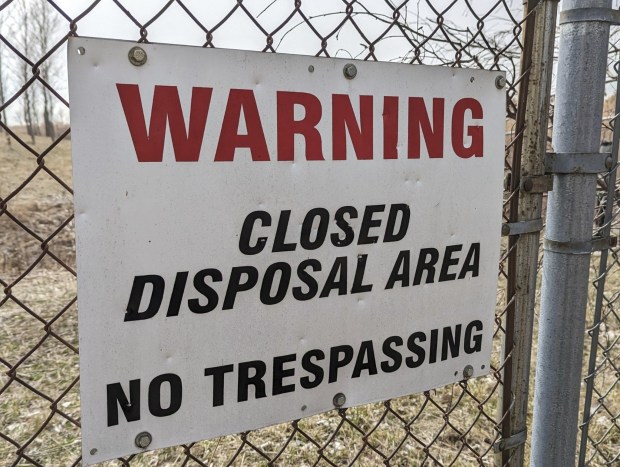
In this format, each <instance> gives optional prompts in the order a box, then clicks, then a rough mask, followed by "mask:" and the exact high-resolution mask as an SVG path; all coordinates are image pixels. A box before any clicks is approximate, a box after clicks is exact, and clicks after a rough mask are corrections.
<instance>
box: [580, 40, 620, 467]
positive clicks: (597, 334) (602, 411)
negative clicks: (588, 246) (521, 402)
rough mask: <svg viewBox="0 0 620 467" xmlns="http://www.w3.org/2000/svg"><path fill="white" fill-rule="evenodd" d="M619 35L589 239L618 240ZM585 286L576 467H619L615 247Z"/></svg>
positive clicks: (594, 266)
mask: <svg viewBox="0 0 620 467" xmlns="http://www.w3.org/2000/svg"><path fill="white" fill-rule="evenodd" d="M619 32H620V31H619V30H618V29H617V28H612V31H611V38H610V47H609V63H608V65H609V66H608V79H607V81H608V97H607V99H606V100H605V105H604V109H603V131H602V135H603V137H602V141H603V143H602V145H601V151H602V152H610V153H613V154H612V157H613V161H614V165H613V168H612V170H611V171H610V172H609V173H605V174H601V175H600V176H599V178H598V183H597V198H596V211H595V217H594V238H597V237H601V238H606V237H611V238H613V237H616V238H617V237H618V236H619V235H620V184H619V182H618V177H617V172H618V162H617V157H618V156H617V152H618V143H617V141H616V140H620V135H618V134H616V135H615V137H614V132H616V133H617V132H618V128H619V127H618V122H619V120H618V119H619V117H620V114H619V113H618V109H619V108H620V105H619V104H618V103H617V102H616V99H617V83H618V71H619V69H620V61H619V60H620V35H619V34H618V33H619ZM610 91H611V92H610ZM612 143H613V144H612ZM612 245H614V243H612ZM590 280H591V288H590V293H589V303H588V321H587V326H588V329H587V334H586V347H587V349H586V358H584V373H583V374H584V391H583V392H584V398H583V399H584V400H583V403H584V412H583V415H582V418H581V420H580V421H581V425H580V429H581V432H580V436H581V440H580V441H581V442H580V453H579V454H580V457H579V465H580V466H581V465H616V464H618V462H620V421H619V418H620V247H618V246H615V245H614V246H612V248H610V249H609V250H607V251H605V250H603V251H601V252H596V253H594V255H593V257H592V261H591V264H590Z"/></svg>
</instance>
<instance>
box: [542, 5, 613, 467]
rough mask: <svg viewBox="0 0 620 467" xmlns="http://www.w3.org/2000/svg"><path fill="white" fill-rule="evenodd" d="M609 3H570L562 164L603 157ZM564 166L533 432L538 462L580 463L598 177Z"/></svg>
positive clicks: (558, 143) (552, 219) (559, 107)
mask: <svg viewBox="0 0 620 467" xmlns="http://www.w3.org/2000/svg"><path fill="white" fill-rule="evenodd" d="M610 8H611V0H583V1H577V0H567V1H566V2H564V3H563V9H562V16H561V17H560V43H559V47H560V52H559V60H558V72H557V76H558V79H557V86H556V100H555V118H554V131H553V133H554V134H553V146H554V149H555V151H556V153H557V158H556V159H557V161H558V162H559V164H557V165H558V166H561V165H562V163H563V162H566V161H568V160H570V159H573V160H575V159H577V160H579V158H580V157H582V158H584V159H582V164H581V166H583V164H584V163H587V162H586V159H585V158H590V159H591V160H593V159H597V160H598V159H599V158H597V157H596V156H595V154H594V153H598V148H599V143H600V138H601V118H602V112H603V99H604V91H605V71H606V66H607V45H608V40H609V23H608V22H607V20H606V18H605V13H606V12H607V11H609V10H610ZM575 153H582V154H585V155H584V156H579V155H578V154H577V155H576V156H575ZM570 154H573V156H571V155H570ZM588 154H589V155H588ZM564 165H565V167H563V168H562V170H560V169H558V168H557V166H556V168H555V169H554V170H555V172H556V174H554V181H553V191H552V192H551V193H550V195H549V200H548V204H547V228H546V234H545V255H544V260H543V278H542V299H541V312H540V323H539V333H538V356H537V365H536V383H535V396H534V424H533V430H532V431H533V433H532V459H531V465H532V466H536V467H556V466H557V467H560V466H561V467H566V466H570V465H575V448H576V439H577V423H578V422H577V419H578V414H579V391H580V382H581V365H582V357H583V342H584V333H585V315H586V303H587V293H588V286H589V283H588V273H589V265H590V252H591V245H592V220H593V213H594V200H595V187H596V175H595V174H594V173H585V174H584V173H558V172H572V171H573V170H572V168H571V167H569V166H570V165H571V164H564ZM577 166H579V163H577V164H575V167H573V169H574V168H578V167H577ZM582 172H583V170H582ZM585 172H588V170H585Z"/></svg>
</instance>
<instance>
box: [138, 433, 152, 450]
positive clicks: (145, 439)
mask: <svg viewBox="0 0 620 467" xmlns="http://www.w3.org/2000/svg"><path fill="white" fill-rule="evenodd" d="M151 441H153V437H152V436H151V434H150V433H149V432H148V431H143V432H141V433H138V435H137V436H136V446H138V447H139V448H141V449H146V448H148V447H149V444H151Z"/></svg>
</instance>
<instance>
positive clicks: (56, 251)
mask: <svg viewBox="0 0 620 467" xmlns="http://www.w3.org/2000/svg"><path fill="white" fill-rule="evenodd" d="M531 3H533V4H537V3H538V2H531ZM42 11H43V12H45V13H44V14H42V13H41V12H42ZM526 21H527V17H526V18H524V17H523V5H522V2H520V1H509V0H498V1H496V2H492V1H485V2H471V1H468V0H455V1H451V2H448V1H430V0H427V1H415V2H414V1H407V0H402V1H400V0H399V1H379V0H365V1H355V0H352V1H344V0H343V1H333V2H310V1H302V0H295V1H284V0H274V1H252V2H250V1H243V0H238V1H229V2H198V1H193V2H192V1H189V0H183V1H182V0H169V1H165V2H164V1H159V2H139V1H130V0H123V1H121V0H111V1H107V2H106V1H94V2H87V1H86V0H84V1H81V2H69V1H60V0H55V1H52V0H47V1H46V0H31V1H24V0H8V1H5V2H3V3H1V4H0V83H1V86H0V180H1V182H2V183H1V184H0V239H1V242H0V243H1V245H2V256H1V257H0V285H1V286H2V293H1V294H0V343H1V345H0V367H1V369H2V371H1V372H0V459H2V460H3V461H2V462H6V463H7V465H26V464H32V465H77V464H79V463H80V462H81V459H80V403H79V377H78V375H79V369H78V339H77V310H76V285H75V277H76V271H75V251H74V231H73V202H72V195H73V192H72V188H71V186H72V180H71V157H70V151H71V133H70V128H69V127H68V124H67V123H66V122H67V121H68V107H69V102H68V98H67V85H66V71H65V67H64V63H65V54H66V44H67V39H68V37H69V36H75V35H80V36H101V37H112V38H121V39H130V40H135V41H138V42H170V43H182V44H191V45H197V46H202V47H234V48H243V49H251V50H259V51H264V52H270V53H280V52H286V53H300V54H308V55H316V56H326V57H351V58H356V59H362V60H382V61H395V62H403V63H411V64H431V65H444V66H452V67H473V68H482V69H487V70H500V69H501V70H505V71H506V72H507V78H508V85H507V100H506V115H505V118H506V153H505V154H506V159H505V170H506V173H507V174H508V175H510V174H512V177H518V176H519V174H518V173H513V172H514V171H515V170H517V171H518V170H519V169H518V168H519V167H520V164H519V160H520V156H521V145H520V142H521V140H522V138H523V133H524V127H523V125H524V123H523V122H517V116H518V114H519V110H520V108H519V106H520V105H523V102H525V100H521V99H519V93H523V91H524V90H525V91H526V90H527V87H524V85H523V80H524V77H526V76H527V72H528V69H527V68H525V69H523V70H521V63H522V58H523V57H522V54H523V49H524V44H523V42H522V33H523V30H524V26H525V23H526ZM46 28H47V29H46ZM526 58H527V57H526ZM523 63H527V60H525V61H523ZM521 111H523V109H521ZM498 117H499V116H498ZM515 168H516V169H515ZM514 179H515V178H513V180H514ZM507 186H508V188H509V189H508V190H507V191H506V192H505V193H504V195H505V196H504V221H505V222H508V221H510V220H511V218H512V217H513V214H514V213H515V212H516V211H515V210H517V209H518V202H515V199H516V198H518V196H519V189H518V185H515V184H514V183H513V184H512V185H511V184H508V185H507ZM510 186H513V187H514V186H516V188H514V189H510ZM614 207H615V208H616V207H617V204H615V205H614ZM616 211H617V209H616ZM614 212H615V211H614ZM614 219H615V217H614ZM519 242H520V240H519V238H516V239H515V241H513V242H510V244H509V243H508V242H504V243H503V245H504V246H503V251H502V257H501V262H500V264H499V288H498V299H497V308H496V319H495V324H496V327H495V330H494V351H493V357H492V368H491V372H490V374H489V376H487V377H484V378H479V379H476V380H470V381H462V382H460V383H458V384H454V385H451V386H447V387H443V388H439V389H436V390H433V391H427V392H425V393H424V394H420V395H414V396H408V397H402V398H399V399H394V400H389V401H385V402H382V403H377V404H370V405H367V406H362V407H357V408H351V409H341V410H333V411H331V412H328V413H325V414H321V415H317V416H313V417H310V418H305V419H301V420H298V421H294V422H291V423H286V424H282V425H278V426H275V427H268V428H265V429H261V430H255V431H251V432H246V433H241V434H239V435H235V436H227V437H221V438H218V439H215V440H210V441H204V442H197V443H191V444H188V445H182V446H177V447H173V448H167V449H161V450H157V451H154V452H150V453H145V454H140V455H136V456H131V457H128V458H124V459H119V460H117V461H114V462H111V463H109V465H164V464H179V465H289V464H299V465H350V464H356V465H379V464H384V465H422V464H425V463H426V464H429V465H435V464H436V465H488V464H490V463H492V462H493V459H494V456H495V447H496V446H497V445H498V443H499V441H501V439H502V424H503V423H505V421H506V420H507V419H509V417H510V413H509V412H510V410H512V406H511V404H510V403H505V402H506V401H505V398H506V397H508V398H510V397H511V394H510V391H509V392H508V394H505V391H504V383H505V381H504V374H505V373H504V372H505V370H506V365H507V362H509V361H510V359H512V361H511V362H510V364H514V361H515V360H518V358H520V356H519V355H513V354H512V348H510V347H508V348H505V346H504V338H505V334H506V330H507V328H509V327H510V320H511V319H513V317H512V316H509V314H508V313H507V310H508V309H509V308H510V306H511V305H512V304H514V297H513V296H512V295H508V294H507V288H506V284H507V281H509V280H510V274H514V271H512V272H509V269H508V258H509V256H510V255H511V254H514V253H515V251H516V249H517V248H518V245H519ZM610 259H611V261H610V264H611V266H609V267H607V269H606V272H607V276H608V277H609V276H610V274H612V273H613V270H614V269H615V268H618V267H619V266H620V256H619V255H618V251H617V250H615V249H614V250H612V251H611V256H610ZM534 260H536V259H534ZM614 277H615V276H614ZM609 283H610V281H609V280H608V281H607V284H609ZM531 293H535V290H533V291H531ZM617 299H618V292H617V291H612V289H610V290H609V292H608V293H606V294H605V296H604V300H603V302H602V306H603V308H602V311H601V320H600V323H598V324H597V325H596V326H598V329H600V334H599V338H598V343H597V345H598V347H599V348H600V352H599V353H600V356H601V358H599V360H598V361H597V369H596V372H595V375H594V376H593V380H594V382H595V384H594V386H593V390H594V393H595V398H594V400H595V402H596V401H598V405H596V406H595V407H594V408H593V410H592V413H591V418H590V423H589V425H590V431H589V433H588V439H589V444H588V449H589V450H591V451H592V453H591V454H589V458H591V459H595V458H597V459H598V458H600V459H602V460H603V461H605V462H608V463H613V462H614V461H616V460H617V459H618V452H617V445H618V436H619V435H620V431H619V427H618V422H617V418H616V417H617V416H618V414H619V409H620V407H618V404H617V401H616V400H615V399H614V401H615V402H614V403H612V402H611V398H610V394H611V393H612V392H613V391H614V390H617V384H618V376H619V373H618V366H617V363H618V362H617V359H618V352H619V351H620V344H618V339H620V338H619V337H618V336H617V333H618V328H619V325H620V315H619V314H618V313H617V310H616V309H615V303H616V301H617ZM508 402H509V401H508ZM599 420H600V421H601V422H600V423H599ZM594 424H596V425H600V426H601V427H602V428H601V430H598V431H597V430H593V429H592V425H594ZM614 445H615V446H616V447H614ZM614 449H615V451H616V452H615V453H614ZM589 452H590V451H589ZM505 462H507V461H506V460H505V459H504V458H501V459H500V461H499V463H500V464H503V463H505Z"/></svg>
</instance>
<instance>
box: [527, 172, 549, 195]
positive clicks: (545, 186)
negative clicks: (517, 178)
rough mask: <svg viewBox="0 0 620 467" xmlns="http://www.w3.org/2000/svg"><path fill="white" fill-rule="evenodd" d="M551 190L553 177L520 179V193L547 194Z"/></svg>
mask: <svg viewBox="0 0 620 467" xmlns="http://www.w3.org/2000/svg"><path fill="white" fill-rule="evenodd" d="M552 190H553V177H552V176H551V175H540V176H536V177H523V178H521V191H523V192H524V193H547V192H548V191H552Z"/></svg>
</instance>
